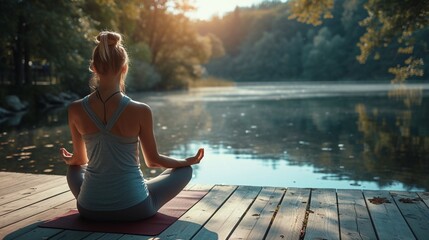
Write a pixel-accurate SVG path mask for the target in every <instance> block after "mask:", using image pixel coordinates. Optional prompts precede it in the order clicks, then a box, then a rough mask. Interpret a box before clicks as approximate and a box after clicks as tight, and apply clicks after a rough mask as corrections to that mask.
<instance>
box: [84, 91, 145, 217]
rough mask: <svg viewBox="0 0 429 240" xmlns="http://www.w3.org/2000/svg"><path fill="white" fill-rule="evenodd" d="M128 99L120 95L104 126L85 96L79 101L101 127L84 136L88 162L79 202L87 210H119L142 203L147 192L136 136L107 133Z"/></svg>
mask: <svg viewBox="0 0 429 240" xmlns="http://www.w3.org/2000/svg"><path fill="white" fill-rule="evenodd" d="M129 101H130V98H129V97H127V96H123V97H122V99H121V101H120V103H119V106H118V108H117V109H116V111H115V113H114V114H113V115H112V117H111V118H110V119H109V120H108V121H107V124H106V125H104V124H103V122H102V121H101V120H100V119H99V118H98V116H97V115H96V114H95V113H94V112H93V111H92V109H91V108H90V106H89V102H88V96H86V97H85V98H84V99H83V101H82V104H83V107H84V109H85V111H86V113H87V114H88V115H89V117H90V118H91V120H92V121H93V122H94V124H95V125H96V126H97V127H98V128H99V129H100V131H99V132H97V133H94V134H86V135H83V139H84V141H85V146H86V149H87V155H88V160H89V162H88V167H87V170H86V173H85V178H84V181H83V184H82V186H81V190H80V193H79V197H78V202H79V204H80V205H81V206H82V207H84V208H86V209H88V210H93V211H114V210H121V209H125V208H128V207H131V206H134V205H136V204H138V203H140V202H142V201H143V200H145V199H146V198H147V197H148V195H149V192H148V190H147V186H146V184H145V182H144V179H143V173H142V171H141V169H140V160H139V150H138V148H139V139H138V137H132V138H128V137H122V136H117V135H114V134H112V133H111V132H110V130H111V128H112V127H113V125H114V124H115V122H116V121H117V120H118V118H119V116H120V115H121V113H122V111H123V110H124V109H125V107H126V106H127V104H128V102H129Z"/></svg>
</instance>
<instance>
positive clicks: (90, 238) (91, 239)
mask: <svg viewBox="0 0 429 240" xmlns="http://www.w3.org/2000/svg"><path fill="white" fill-rule="evenodd" d="M104 235H106V234H105V233H98V232H97V233H92V234H90V235H88V236H86V237H84V238H82V240H83V239H85V240H96V239H100V240H101V239H103V238H102V237H103V236H104Z"/></svg>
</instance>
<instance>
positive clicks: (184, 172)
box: [176, 166, 193, 182]
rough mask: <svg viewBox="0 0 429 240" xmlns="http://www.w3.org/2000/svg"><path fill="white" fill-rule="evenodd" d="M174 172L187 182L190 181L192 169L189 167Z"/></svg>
mask: <svg viewBox="0 0 429 240" xmlns="http://www.w3.org/2000/svg"><path fill="white" fill-rule="evenodd" d="M176 170H178V171H180V173H181V175H182V176H183V177H184V179H185V180H187V181H188V182H189V181H191V178H192V172H193V169H192V167H191V166H186V167H181V168H176Z"/></svg>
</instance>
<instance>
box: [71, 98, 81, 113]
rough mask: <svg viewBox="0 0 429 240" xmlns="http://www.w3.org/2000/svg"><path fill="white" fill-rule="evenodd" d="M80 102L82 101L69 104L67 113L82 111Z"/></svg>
mask: <svg viewBox="0 0 429 240" xmlns="http://www.w3.org/2000/svg"><path fill="white" fill-rule="evenodd" d="M82 100H83V99H78V100H75V101H73V102H72V103H70V104H69V105H68V107H67V108H68V111H69V112H75V111H81V110H82Z"/></svg>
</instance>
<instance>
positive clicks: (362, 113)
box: [0, 82, 429, 191]
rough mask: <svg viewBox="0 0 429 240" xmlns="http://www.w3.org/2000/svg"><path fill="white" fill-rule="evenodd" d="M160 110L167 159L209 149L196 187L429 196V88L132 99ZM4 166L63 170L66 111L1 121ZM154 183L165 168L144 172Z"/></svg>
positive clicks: (309, 85)
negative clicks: (413, 192)
mask: <svg viewBox="0 0 429 240" xmlns="http://www.w3.org/2000/svg"><path fill="white" fill-rule="evenodd" d="M130 96H131V97H132V98H134V99H135V100H139V101H143V102H146V103H148V104H149V105H150V106H151V107H152V110H153V114H154V124H155V134H156V138H157V142H158V149H159V151H160V152H161V153H163V154H167V155H171V156H174V157H186V156H190V155H193V154H195V152H196V151H197V149H198V148H199V147H204V148H205V158H204V159H203V161H202V162H201V164H200V165H196V166H194V178H193V180H192V181H193V182H195V183H203V184H204V183H208V184H234V185H256V186H284V187H314V188H347V189H383V190H424V191H428V190H429V84H424V83H414V84H407V85H406V86H398V85H392V84H390V83H326V82H317V83H314V82H305V83H254V84H249V83H247V84H244V83H243V84H238V85H237V86H234V87H218V88H199V89H193V90H190V91H177V92H158V93H130ZM0 129H1V130H0V159H1V160H0V170H1V171H13V172H29V173H42V174H62V175H64V174H65V173H66V166H65V164H64V163H63V162H62V161H61V160H60V158H59V155H58V149H59V148H60V147H62V146H64V147H66V148H68V149H69V150H71V149H72V146H71V142H70V140H71V138H70V134H69V130H68V126H67V114H66V109H65V108H59V109H55V110H51V111H47V112H35V113H27V114H25V115H23V116H22V118H19V119H14V120H10V121H5V122H3V123H1V125H0ZM142 168H143V172H144V174H145V176H146V177H147V178H151V177H153V176H156V175H157V174H159V173H160V172H161V169H147V168H146V167H145V166H144V163H143V161H142Z"/></svg>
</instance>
